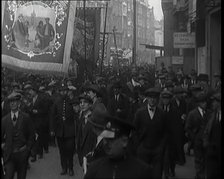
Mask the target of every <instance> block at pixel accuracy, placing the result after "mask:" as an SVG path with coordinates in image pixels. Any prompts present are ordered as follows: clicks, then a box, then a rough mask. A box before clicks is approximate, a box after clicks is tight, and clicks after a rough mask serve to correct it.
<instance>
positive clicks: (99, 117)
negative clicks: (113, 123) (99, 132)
mask: <svg viewBox="0 0 224 179" xmlns="http://www.w3.org/2000/svg"><path fill="white" fill-rule="evenodd" d="M108 115H109V114H108V112H107V111H102V110H98V109H96V110H94V111H93V112H92V114H91V116H90V118H88V121H89V122H90V123H91V124H92V125H93V126H95V127H98V128H101V129H105V128H106V124H107V122H108V120H106V117H107V116H108Z"/></svg>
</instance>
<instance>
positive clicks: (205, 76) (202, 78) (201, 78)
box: [197, 73, 208, 81]
mask: <svg viewBox="0 0 224 179" xmlns="http://www.w3.org/2000/svg"><path fill="white" fill-rule="evenodd" d="M197 80H198V81H208V74H203V73H201V74H199V75H198V77H197Z"/></svg>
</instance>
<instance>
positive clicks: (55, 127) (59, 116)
mask: <svg viewBox="0 0 224 179" xmlns="http://www.w3.org/2000/svg"><path fill="white" fill-rule="evenodd" d="M64 102H65V112H64V113H65V114H63V105H64ZM63 116H64V117H65V120H63ZM50 131H52V132H55V135H56V137H74V136H75V118H74V111H73V107H72V104H71V103H70V101H69V99H68V98H67V97H66V98H63V97H62V96H61V97H59V98H57V100H56V101H55V103H54V104H53V106H52V109H51V115H50Z"/></svg>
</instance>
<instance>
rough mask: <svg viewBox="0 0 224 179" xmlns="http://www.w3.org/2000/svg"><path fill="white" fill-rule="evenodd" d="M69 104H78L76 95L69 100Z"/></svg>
mask: <svg viewBox="0 0 224 179" xmlns="http://www.w3.org/2000/svg"><path fill="white" fill-rule="evenodd" d="M70 104H72V105H78V104H79V99H78V98H77V97H75V98H73V99H72V100H71V101H70Z"/></svg>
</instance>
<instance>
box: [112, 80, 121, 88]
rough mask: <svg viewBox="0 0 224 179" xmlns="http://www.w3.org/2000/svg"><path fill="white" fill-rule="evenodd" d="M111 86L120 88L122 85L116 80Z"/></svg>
mask: <svg viewBox="0 0 224 179" xmlns="http://www.w3.org/2000/svg"><path fill="white" fill-rule="evenodd" d="M113 88H118V89H119V88H122V85H121V82H120V81H117V82H115V83H114V84H113Z"/></svg>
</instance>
